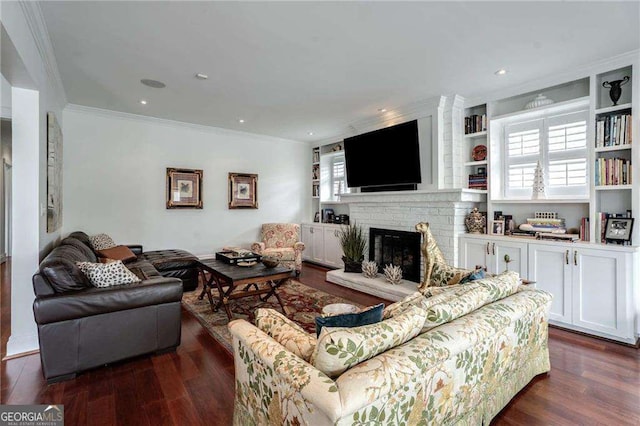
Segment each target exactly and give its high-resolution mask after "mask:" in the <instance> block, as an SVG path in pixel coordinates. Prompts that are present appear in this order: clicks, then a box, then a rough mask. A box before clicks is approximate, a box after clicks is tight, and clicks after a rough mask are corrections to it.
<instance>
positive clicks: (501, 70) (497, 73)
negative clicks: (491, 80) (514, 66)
mask: <svg viewBox="0 0 640 426" xmlns="http://www.w3.org/2000/svg"><path fill="white" fill-rule="evenodd" d="M506 73H507V70H505V69H504V68H500V69H499V70H498V71H496V72H495V73H494V74H495V75H505V74H506Z"/></svg>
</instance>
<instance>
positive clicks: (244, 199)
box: [229, 173, 258, 209]
mask: <svg viewBox="0 0 640 426" xmlns="http://www.w3.org/2000/svg"><path fill="white" fill-rule="evenodd" d="M229 208H230V209H257V208H258V175H257V174H248V173H229Z"/></svg>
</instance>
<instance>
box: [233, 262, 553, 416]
mask: <svg viewBox="0 0 640 426" xmlns="http://www.w3.org/2000/svg"><path fill="white" fill-rule="evenodd" d="M550 305H551V295H550V294H549V293H546V292H544V291H541V290H536V289H532V288H529V287H528V286H523V285H520V280H519V277H518V276H517V274H516V273H514V272H507V273H504V274H501V275H498V276H495V277H490V278H486V279H482V280H478V281H474V282H472V283H468V284H464V285H452V286H446V287H439V288H433V287H432V288H430V289H427V290H426V291H423V292H422V293H421V292H416V293H415V294H413V295H410V296H408V297H407V298H405V299H404V300H403V301H400V302H396V303H394V304H392V305H390V306H387V307H386V309H385V311H384V317H383V321H382V322H380V323H377V324H372V325H368V326H363V327H356V328H351V329H346V328H330V327H325V328H323V330H322V332H321V333H320V336H319V337H318V339H317V340H316V336H315V335H313V336H312V335H308V334H306V333H304V332H303V331H302V330H301V329H300V328H299V327H298V326H297V324H295V323H292V322H291V321H289V320H288V319H286V318H285V317H284V316H282V315H280V314H278V315H275V314H273V313H268V312H260V313H259V314H258V315H257V317H256V325H257V326H254V325H252V324H250V323H248V322H246V321H244V320H236V321H233V322H231V323H230V324H229V328H230V330H231V333H232V334H233V337H234V339H233V346H234V357H235V370H236V398H235V408H234V424H235V425H267V424H269V425H271V424H272V425H300V424H304V425H314V426H316V425H360V424H390V425H401V424H402V425H404V424H408V425H416V424H436V425H449V424H463V425H481V424H489V422H490V421H491V419H492V418H494V417H495V416H496V415H497V414H498V413H499V412H500V410H501V409H502V408H503V407H504V406H505V405H506V404H507V403H508V402H509V401H510V400H511V399H512V398H513V397H514V396H515V395H516V394H517V393H518V392H519V391H520V390H521V389H522V388H523V387H525V386H526V385H527V383H529V381H531V379H532V378H533V377H535V376H536V375H539V374H542V373H545V372H548V371H549V370H550V364H549V352H548V347H547V338H548V330H547V326H548V323H547V320H548V314H549V308H550ZM264 311H268V310H264ZM274 312H275V311H274Z"/></svg>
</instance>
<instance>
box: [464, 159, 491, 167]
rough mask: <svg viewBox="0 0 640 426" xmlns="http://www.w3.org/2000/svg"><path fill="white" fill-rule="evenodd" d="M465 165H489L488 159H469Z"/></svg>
mask: <svg viewBox="0 0 640 426" xmlns="http://www.w3.org/2000/svg"><path fill="white" fill-rule="evenodd" d="M464 165H465V167H471V166H485V165H487V160H482V161H467V162H466V163H464Z"/></svg>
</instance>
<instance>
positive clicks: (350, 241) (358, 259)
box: [338, 223, 367, 273]
mask: <svg viewBox="0 0 640 426" xmlns="http://www.w3.org/2000/svg"><path fill="white" fill-rule="evenodd" d="M338 237H339V238H340V245H341V246H342V253H343V256H342V261H343V262H344V271H345V272H359V273H360V272H362V261H363V260H364V249H365V247H366V245H367V241H366V239H365V237H364V232H363V231H362V227H360V226H359V225H356V224H355V223H354V224H353V225H347V226H343V227H342V228H340V231H338Z"/></svg>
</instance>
